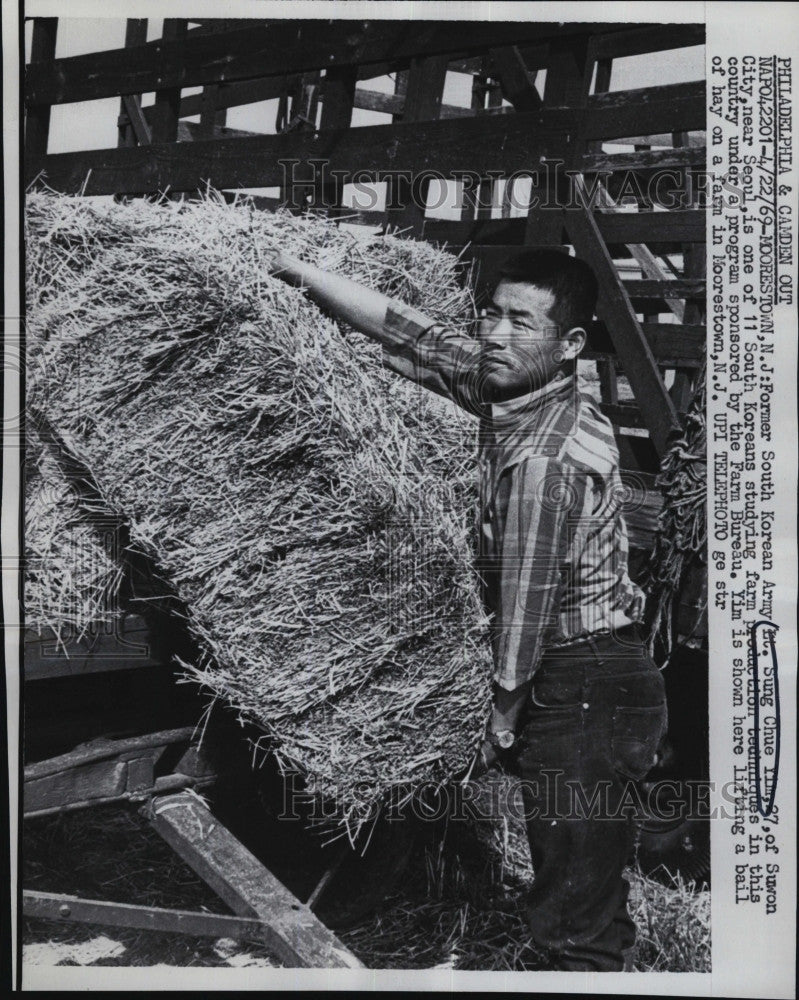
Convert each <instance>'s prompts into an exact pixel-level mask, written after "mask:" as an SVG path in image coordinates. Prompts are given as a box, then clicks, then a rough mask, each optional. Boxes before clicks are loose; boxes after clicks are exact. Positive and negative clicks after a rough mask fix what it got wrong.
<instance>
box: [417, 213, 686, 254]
mask: <svg viewBox="0 0 799 1000" xmlns="http://www.w3.org/2000/svg"><path fill="white" fill-rule="evenodd" d="M525 222H526V220H525V219H523V218H516V219H482V220H479V221H468V220H467V221H466V222H463V221H457V220H450V219H428V220H427V222H426V223H425V238H426V239H431V240H436V241H438V242H445V241H446V242H448V243H452V244H456V245H462V244H464V243H470V242H472V243H479V244H480V245H483V246H488V245H492V244H506V245H507V244H515V243H521V242H522V241H523V240H524V238H525V237H524V232H525ZM596 224H597V226H598V228H599V231H600V233H601V234H602V236H603V238H604V239H605V242H607V243H681V242H696V243H701V242H704V239H705V212H703V211H702V210H701V209H685V210H683V211H676V212H616V213H609V212H605V213H600V214H598V215H597V216H596ZM527 242H529V240H528V241H527Z"/></svg>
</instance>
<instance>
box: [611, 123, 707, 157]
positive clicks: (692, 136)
mask: <svg viewBox="0 0 799 1000" xmlns="http://www.w3.org/2000/svg"><path fill="white" fill-rule="evenodd" d="M672 136H673V133H665V132H664V133H662V134H661V135H634V136H628V137H626V138H621V139H608V140H606V143H605V144H606V145H609V146H611V145H618V146H665V147H667V148H669V147H672V146H673V145H674V143H673V141H672ZM683 136H684V141H683V142H681V143H679V145H680V146H683V147H685V146H689V147H691V148H692V149H693V148H697V149H705V148H706V147H707V132H705V131H704V129H702V130H694V131H693V132H684V133H683ZM600 145H602V144H601V143H600ZM596 152H601V150H596Z"/></svg>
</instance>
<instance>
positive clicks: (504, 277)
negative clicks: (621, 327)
mask: <svg viewBox="0 0 799 1000" xmlns="http://www.w3.org/2000/svg"><path fill="white" fill-rule="evenodd" d="M501 281H516V282H523V283H525V284H529V285H536V286H537V287H538V288H544V289H546V290H547V291H550V292H552V294H553V295H554V297H555V301H554V303H553V304H552V307H551V308H550V310H549V312H550V315H551V317H552V319H553V320H554V321H555V322H556V323H557V324H558V325H559V326H560V327H561V331H562V332H564V333H565V332H566V331H567V330H571V329H572V328H573V327H575V326H583V327H584V326H587V325H588V324H589V323H590V322H591V320H592V319H593V317H594V309H595V308H596V299H597V281H596V277H595V276H594V272H593V271H592V270H591V268H590V267H589V266H588V264H586V262H585V261H584V260H580V259H579V257H570V256H569V255H568V254H567V253H563V252H561V251H560V250H524V251H522V252H521V253H517V254H514V255H513V256H512V257H510V258H509V259H508V260H507V261H505V263H504V264H503V265H502V267H501V268H500V270H499V275H498V277H497V285H499V283H500V282H501Z"/></svg>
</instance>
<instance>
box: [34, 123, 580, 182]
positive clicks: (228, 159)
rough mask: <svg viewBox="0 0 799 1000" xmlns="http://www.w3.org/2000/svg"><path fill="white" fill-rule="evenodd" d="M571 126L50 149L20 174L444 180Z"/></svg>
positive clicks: (513, 166) (478, 126)
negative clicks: (320, 164)
mask: <svg viewBox="0 0 799 1000" xmlns="http://www.w3.org/2000/svg"><path fill="white" fill-rule="evenodd" d="M573 126H574V116H573V115H571V114H570V113H568V112H564V111H554V112H549V111H542V112H539V113H533V112H531V113H529V114H519V115H497V116H492V115H485V116H483V117H481V118H464V119H462V120H459V121H437V122H433V121H428V122H419V123H416V122H411V123H404V122H403V123H400V124H397V125H370V126H365V127H363V128H357V129H340V130H339V129H335V130H331V131H329V132H327V133H319V134H318V135H316V134H313V133H310V134H299V135H294V134H291V133H289V134H285V135H267V136H262V137H257V138H249V139H223V140H205V141H199V142H194V143H191V144H185V145H183V144H158V145H156V144H153V145H152V146H148V147H139V148H136V149H103V150H87V151H85V152H79V153H59V154H56V155H53V156H48V157H31V158H29V159H28V161H27V162H26V165H25V174H26V178H27V183H30V182H32V181H33V180H34V179H35V178H36V177H37V175H38V174H39V173H40V171H44V172H45V173H46V175H47V183H48V184H49V185H50V186H51V187H52V188H53V189H54V190H56V191H64V192H70V193H78V192H80V191H81V190H83V185H84V184H86V188H85V194H87V195H94V194H114V193H118V194H137V193H143V192H147V191H158V190H161V189H163V188H165V187H166V186H167V185H169V186H170V188H171V190H173V191H192V190H196V189H197V188H199V187H202V186H204V185H205V183H206V182H209V183H210V184H211V185H212V186H213V187H217V188H234V187H272V186H277V185H280V184H281V183H282V182H283V179H284V173H283V166H282V165H281V162H280V161H281V160H296V161H298V162H299V163H307V162H308V161H309V160H312V159H325V160H327V161H328V164H329V169H330V170H334V169H335V170H343V171H345V172H350V173H351V172H353V171H356V170H357V171H362V172H363V173H364V174H366V173H373V174H376V173H379V172H380V171H391V170H411V171H421V170H423V169H430V170H437V171H440V172H441V173H442V174H443V175H445V176H454V175H455V174H456V173H457V172H458V171H459V170H463V169H464V165H468V168H469V169H472V170H475V171H476V172H478V173H487V172H488V171H489V170H506V169H507V170H510V171H514V170H522V169H525V168H526V167H527V166H528V165H529V164H530V163H531V162H532V163H535V162H537V161H538V160H540V159H541V157H542V156H548V157H549V156H553V155H556V154H557V153H558V152H559V151H561V150H562V148H563V143H564V135H565V134H566V133H567V132H568V130H569V128H570V127H573ZM298 172H299V168H298ZM87 176H88V181H87Z"/></svg>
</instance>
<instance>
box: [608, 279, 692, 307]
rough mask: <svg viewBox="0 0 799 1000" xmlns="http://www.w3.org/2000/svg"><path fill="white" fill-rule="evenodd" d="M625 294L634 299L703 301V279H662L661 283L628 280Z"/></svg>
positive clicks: (625, 283)
mask: <svg viewBox="0 0 799 1000" xmlns="http://www.w3.org/2000/svg"><path fill="white" fill-rule="evenodd" d="M624 287H625V288H626V289H627V294H628V295H629V296H630V298H634V299H696V300H699V301H704V299H705V293H706V287H705V281H704V279H703V278H664V279H663V280H662V281H652V280H648V279H630V280H627V281H625V282H624Z"/></svg>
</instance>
